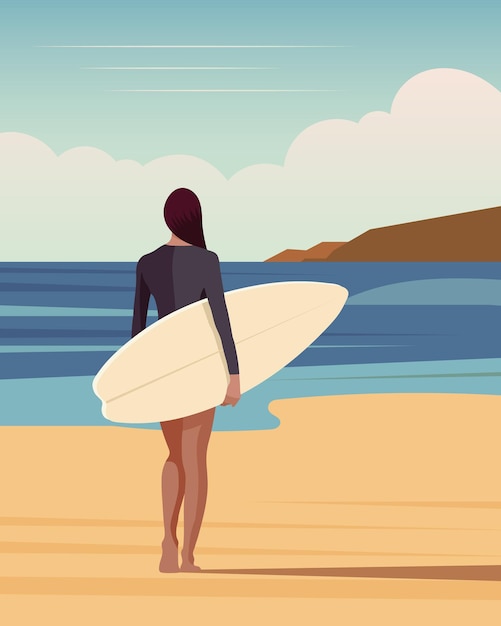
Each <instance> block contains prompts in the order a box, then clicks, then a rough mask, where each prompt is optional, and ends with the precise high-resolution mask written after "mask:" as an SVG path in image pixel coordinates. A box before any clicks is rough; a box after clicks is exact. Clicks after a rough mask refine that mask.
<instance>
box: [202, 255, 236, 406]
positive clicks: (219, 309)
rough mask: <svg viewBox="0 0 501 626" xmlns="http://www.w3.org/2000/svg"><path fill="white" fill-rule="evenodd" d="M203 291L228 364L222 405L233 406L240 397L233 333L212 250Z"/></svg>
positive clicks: (217, 260) (216, 261) (218, 269)
mask: <svg viewBox="0 0 501 626" xmlns="http://www.w3.org/2000/svg"><path fill="white" fill-rule="evenodd" d="M205 293H206V294H207V299H208V301H209V305H210V308H211V311H212V317H213V318H214V323H215V325H216V328H217V331H218V333H219V336H220V337H221V343H222V344H223V351H224V355H225V357H226V363H227V365H228V372H229V373H230V383H229V385H228V390H227V392H226V397H225V399H224V401H223V405H226V404H231V405H233V406H234V405H235V404H236V403H237V402H238V400H239V398H240V376H239V368H238V358H237V351H236V348H235V342H234V340H233V334H232V332H231V325H230V319H229V317H228V309H227V307H226V300H225V299H224V290H223V282H222V279H221V268H220V265H219V259H218V257H217V255H216V254H214V253H213V252H212V253H211V255H210V262H209V263H207V274H206V281H205Z"/></svg>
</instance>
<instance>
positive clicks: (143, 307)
mask: <svg viewBox="0 0 501 626" xmlns="http://www.w3.org/2000/svg"><path fill="white" fill-rule="evenodd" d="M150 295H151V292H150V289H149V287H148V285H147V284H146V281H145V280H144V276H143V272H142V264H141V259H139V262H138V264H137V267H136V294H135V297H134V314H133V316H132V332H131V336H132V337H135V336H136V335H137V334H138V333H140V332H141V331H142V330H144V329H145V328H146V317H147V315H148V303H149V301H150Z"/></svg>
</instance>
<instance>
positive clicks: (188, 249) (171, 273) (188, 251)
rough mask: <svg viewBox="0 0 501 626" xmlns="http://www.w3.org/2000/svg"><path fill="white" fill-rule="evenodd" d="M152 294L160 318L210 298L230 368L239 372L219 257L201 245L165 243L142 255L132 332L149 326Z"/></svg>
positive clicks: (137, 278)
mask: <svg viewBox="0 0 501 626" xmlns="http://www.w3.org/2000/svg"><path fill="white" fill-rule="evenodd" d="M150 296H153V297H154V298H155V302H156V305H157V310H158V319H160V318H161V317H165V316H166V315H168V314H169V313H172V312H173V311H176V310H177V309H180V308H181V307H184V306H187V305H188V304H191V303H192V302H197V301H198V300H202V299H203V298H207V299H208V301H209V304H210V308H211V311H212V316H213V318H214V323H215V325H216V328H217V330H218V332H219V335H220V336H221V342H222V344H223V349H224V354H225V357H226V362H227V364H228V371H229V373H230V374H238V360H237V353H236V350H235V343H234V341H233V336H232V334H231V327H230V321H229V318H228V311H227V309H226V302H225V299H224V293H223V284H222V281H221V269H220V267H219V259H218V257H217V255H216V254H215V253H214V252H210V251H209V250H205V248H199V247H197V246H168V245H164V246H161V247H160V248H157V250H154V251H153V252H150V253H149V254H145V255H144V256H143V257H141V258H140V259H139V261H138V263H137V268H136V295H135V299H134V316H133V320H132V336H133V337H134V335H137V334H138V333H139V332H141V331H142V330H143V329H144V328H145V327H146V316H147V313H148V303H149V300H150Z"/></svg>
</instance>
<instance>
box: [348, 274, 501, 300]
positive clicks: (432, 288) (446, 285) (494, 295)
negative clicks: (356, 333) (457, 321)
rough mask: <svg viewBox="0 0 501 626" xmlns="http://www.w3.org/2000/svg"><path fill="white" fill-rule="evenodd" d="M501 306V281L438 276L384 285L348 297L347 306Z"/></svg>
mask: <svg viewBox="0 0 501 626" xmlns="http://www.w3.org/2000/svg"><path fill="white" fill-rule="evenodd" d="M378 304H383V305H402V304H405V305H414V306H419V305H475V306H501V280H497V279H486V278H483V279H481V278H445V279H444V278H437V279H429V280H414V281H407V282H402V283H396V284H392V285H385V286H383V287H377V288H376V289H370V290H368V291H364V292H362V293H359V294H357V295H355V296H351V297H350V298H349V299H348V302H347V305H378Z"/></svg>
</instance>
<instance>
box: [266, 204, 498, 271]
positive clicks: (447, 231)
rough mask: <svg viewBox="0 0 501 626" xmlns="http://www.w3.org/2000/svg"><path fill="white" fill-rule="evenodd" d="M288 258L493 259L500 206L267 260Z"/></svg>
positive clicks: (390, 228)
mask: <svg viewBox="0 0 501 626" xmlns="http://www.w3.org/2000/svg"><path fill="white" fill-rule="evenodd" d="M301 256H302V258H300V257H301ZM286 257H290V258H286ZM293 260H294V261H306V262H307V261H374V262H377V261H397V262H412V261H421V262H428V261H429V262H444V261H449V262H461V261H465V262H475V261H483V262H498V261H501V207H493V208H491V209H482V210H479V211H469V212H467V213H457V214H454V215H446V216H444V217H435V218H432V219H427V220H420V221H417V222H407V223H405V224H397V225H395V226H385V227H383V228H373V229H371V230H368V231H367V232H365V233H363V234H362V235H360V236H358V237H356V238H355V239H352V240H351V241H348V242H346V243H329V242H324V243H321V244H318V245H316V246H313V248H309V249H308V250H285V251H284V252H281V253H280V254H277V255H275V256H273V257H271V258H270V259H267V261H293Z"/></svg>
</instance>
